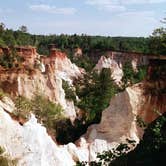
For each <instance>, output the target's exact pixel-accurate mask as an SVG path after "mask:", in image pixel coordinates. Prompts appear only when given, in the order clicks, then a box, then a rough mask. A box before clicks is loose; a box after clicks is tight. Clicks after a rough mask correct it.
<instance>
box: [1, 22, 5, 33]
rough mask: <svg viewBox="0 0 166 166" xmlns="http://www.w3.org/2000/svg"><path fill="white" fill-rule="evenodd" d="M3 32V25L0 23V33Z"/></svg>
mask: <svg viewBox="0 0 166 166" xmlns="http://www.w3.org/2000/svg"><path fill="white" fill-rule="evenodd" d="M4 30H5V24H4V23H3V22H1V23H0V32H1V33H2V32H3V31H4Z"/></svg>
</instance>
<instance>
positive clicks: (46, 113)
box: [32, 95, 63, 130]
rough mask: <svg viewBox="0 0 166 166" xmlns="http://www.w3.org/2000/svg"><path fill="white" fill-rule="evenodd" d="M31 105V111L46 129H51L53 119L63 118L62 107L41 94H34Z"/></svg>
mask: <svg viewBox="0 0 166 166" xmlns="http://www.w3.org/2000/svg"><path fill="white" fill-rule="evenodd" d="M32 106H33V108H32V111H33V113H34V114H35V115H36V116H37V118H38V119H39V120H40V122H42V123H43V125H44V126H45V127H46V128H48V129H53V127H54V123H55V121H56V120H57V119H62V118H63V115H62V113H63V109H62V107H61V106H60V105H59V104H55V103H53V102H51V101H49V100H48V99H46V98H45V97H44V96H42V95H35V97H34V99H33V100H32ZM53 130H54V129H53Z"/></svg>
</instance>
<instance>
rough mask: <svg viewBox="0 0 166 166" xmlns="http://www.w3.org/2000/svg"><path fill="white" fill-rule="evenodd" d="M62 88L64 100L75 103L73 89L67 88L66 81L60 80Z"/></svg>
mask: <svg viewBox="0 0 166 166" xmlns="http://www.w3.org/2000/svg"><path fill="white" fill-rule="evenodd" d="M62 88H63V89H64V91H65V98H66V99H68V100H73V101H74V102H76V94H75V92H74V89H73V87H70V86H69V84H68V82H67V81H65V80H62Z"/></svg>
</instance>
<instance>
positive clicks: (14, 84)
mask: <svg viewBox="0 0 166 166" xmlns="http://www.w3.org/2000/svg"><path fill="white" fill-rule="evenodd" d="M16 49H17V51H18V55H19V56H21V57H23V58H24V62H22V63H21V67H14V68H12V69H3V68H2V69H1V70H0V88H2V90H3V91H4V92H6V93H9V94H10V95H12V96H24V97H26V98H29V99H31V98H32V97H33V96H34V95H35V94H36V93H40V94H42V95H44V96H45V97H46V98H48V99H49V100H51V101H53V102H55V103H59V104H60V105H61V106H62V107H63V109H64V110H65V113H64V114H65V116H66V117H69V118H70V119H72V120H74V119H75V117H76V111H75V108H74V104H73V102H72V101H68V100H66V99H65V92H64V90H63V88H62V80H66V81H67V82H68V83H69V84H71V85H72V80H73V79H74V78H78V77H81V76H82V74H83V72H84V70H83V69H81V68H78V67H77V66H76V65H75V64H73V63H71V61H70V59H69V58H67V55H66V54H65V53H63V52H62V51H60V50H58V49H51V50H50V55H49V56H48V57H46V56H40V55H39V54H37V52H36V49H35V48H34V47H17V48H16ZM1 56H2V55H1ZM6 56H7V55H6Z"/></svg>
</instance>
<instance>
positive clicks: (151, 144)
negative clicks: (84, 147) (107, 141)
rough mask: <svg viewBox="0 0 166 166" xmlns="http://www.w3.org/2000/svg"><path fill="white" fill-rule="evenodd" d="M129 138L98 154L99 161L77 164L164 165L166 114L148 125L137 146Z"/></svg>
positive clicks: (97, 165) (112, 165) (78, 164)
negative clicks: (123, 142)
mask: <svg viewBox="0 0 166 166" xmlns="http://www.w3.org/2000/svg"><path fill="white" fill-rule="evenodd" d="M133 146H135V142H134V141H132V140H127V143H126V144H120V145H119V146H118V147H117V148H115V149H113V150H111V151H104V152H103V153H101V154H98V155H97V161H94V162H90V163H88V162H78V163H77V166H88V165H89V166H108V165H111V166H164V165H165V162H166V158H165V154H166V114H164V115H161V116H160V117H159V118H158V119H157V120H155V121H154V122H152V123H151V124H149V125H148V127H147V128H146V130H145V133H144V136H143V139H142V140H141V141H140V143H139V144H138V145H137V147H136V148H135V149H134V150H132V151H130V152H129V150H130V149H132V147H133Z"/></svg>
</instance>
